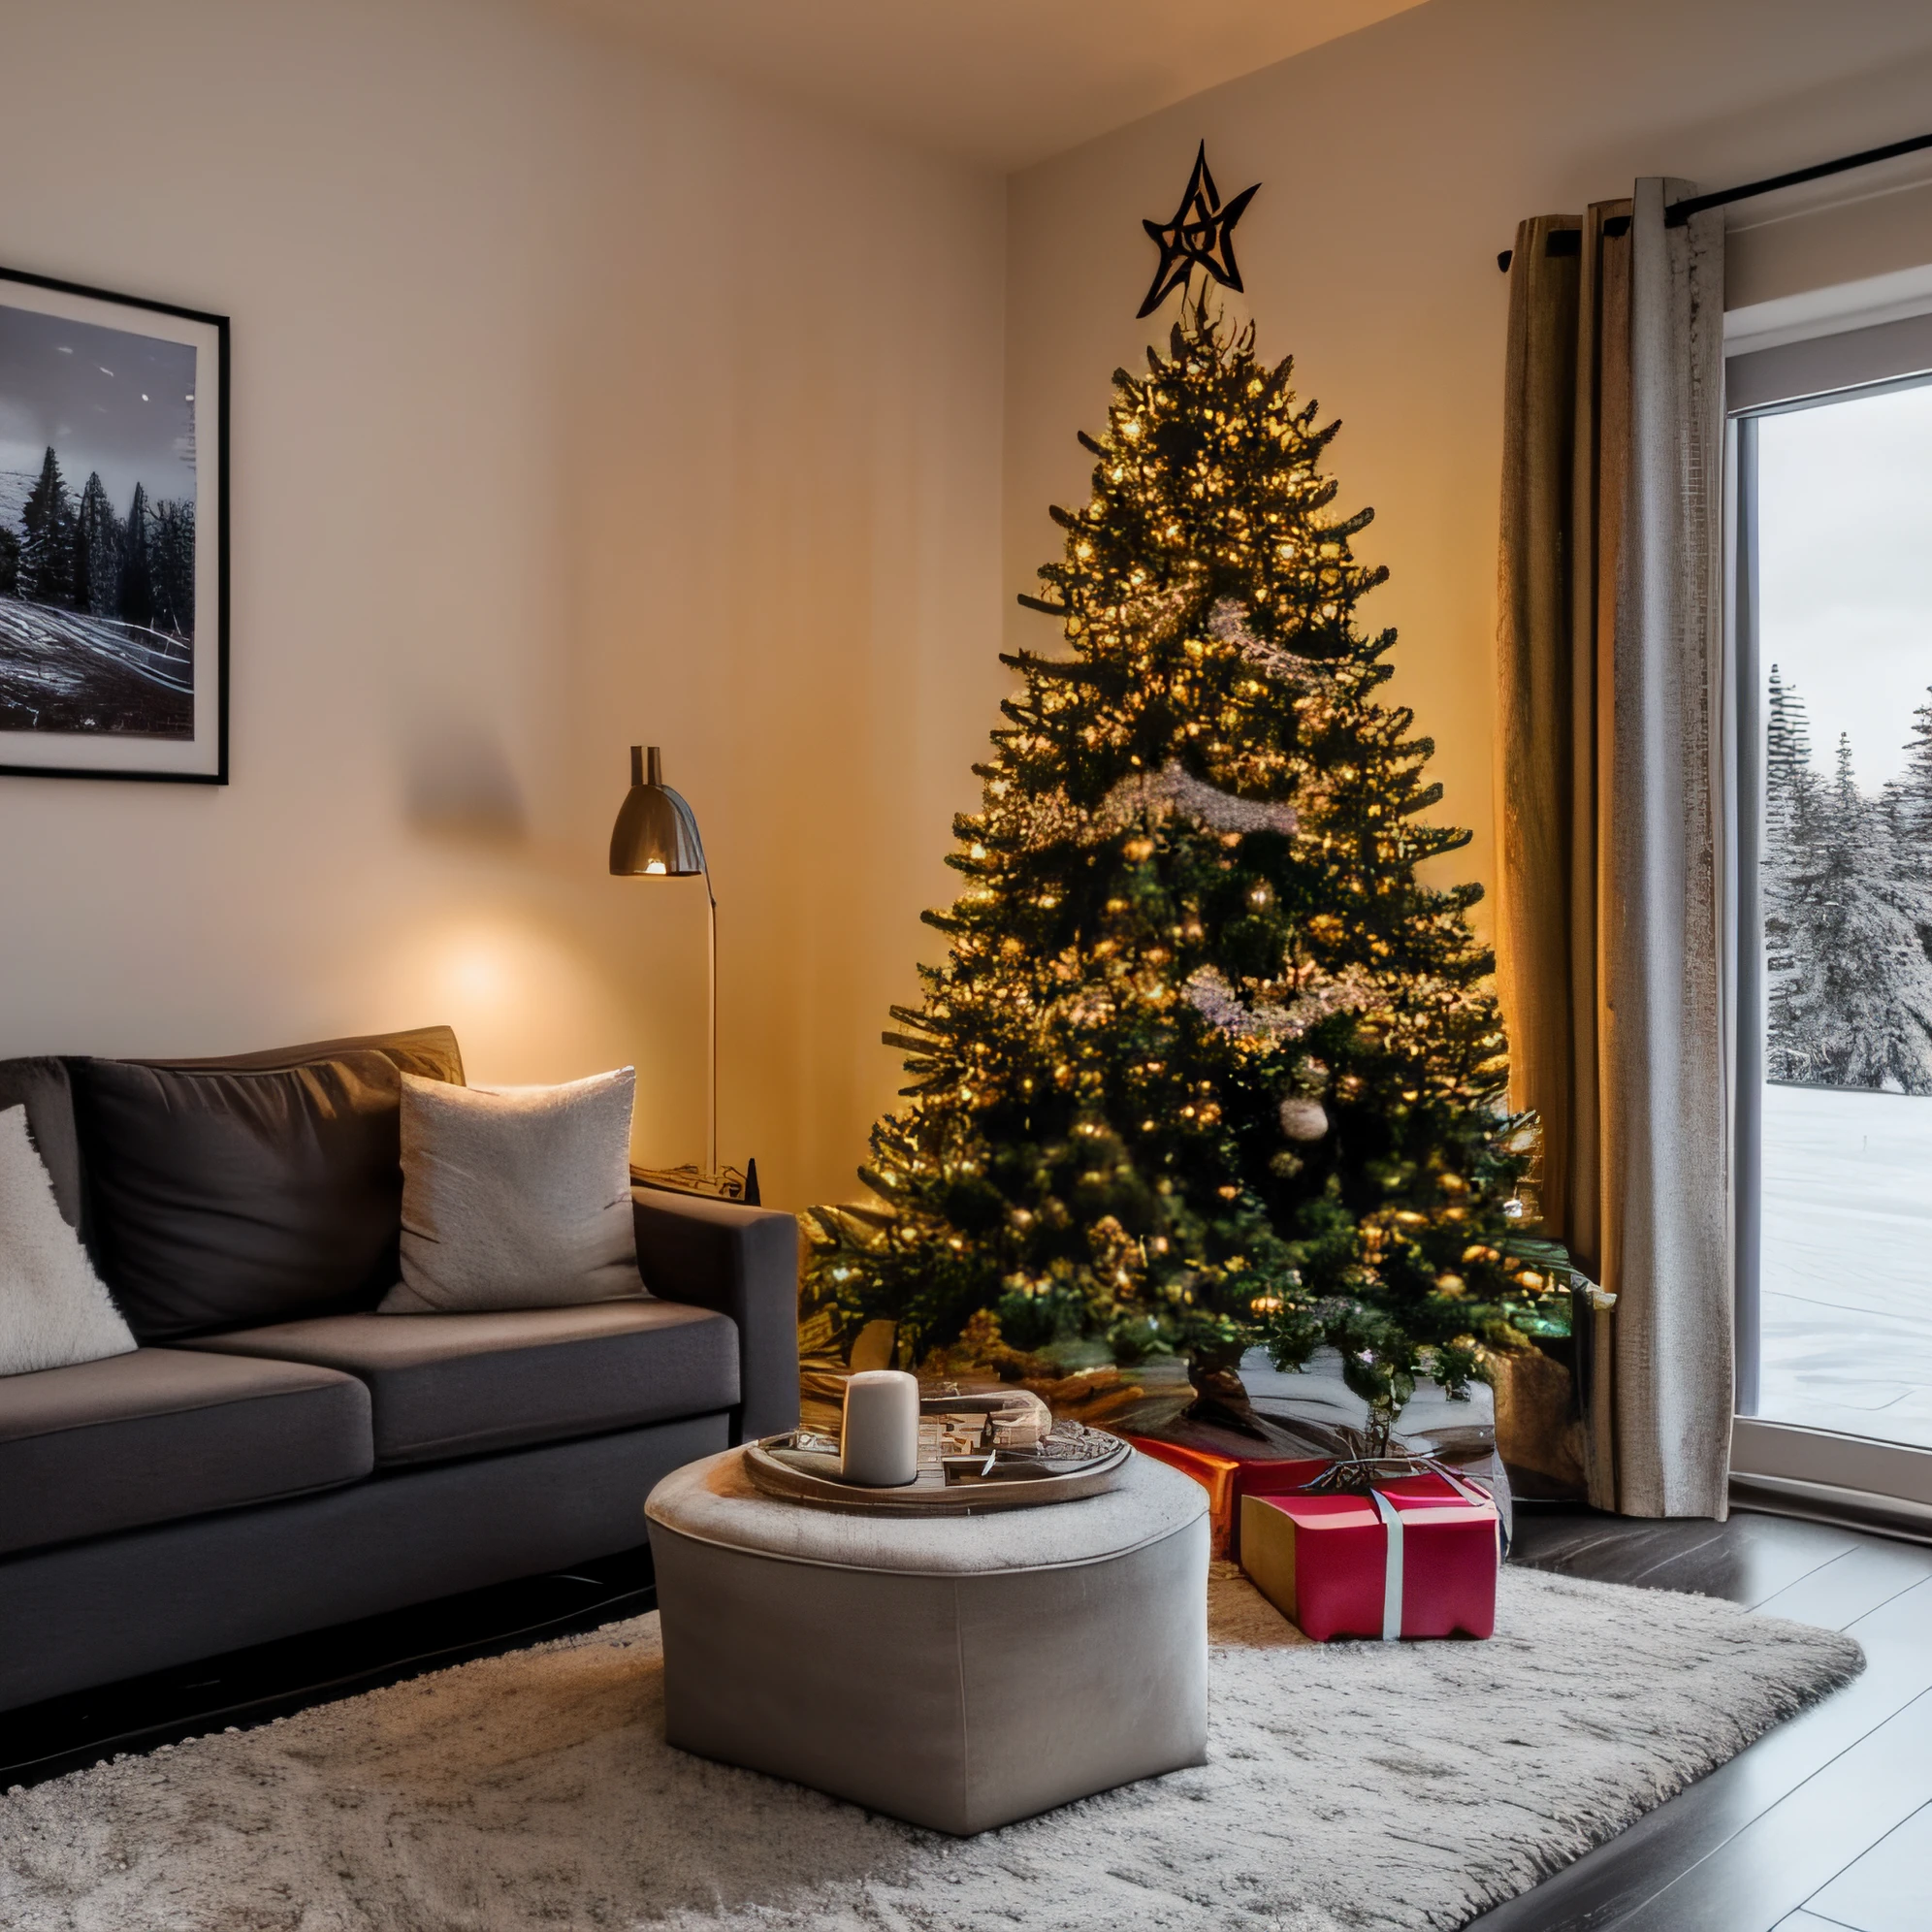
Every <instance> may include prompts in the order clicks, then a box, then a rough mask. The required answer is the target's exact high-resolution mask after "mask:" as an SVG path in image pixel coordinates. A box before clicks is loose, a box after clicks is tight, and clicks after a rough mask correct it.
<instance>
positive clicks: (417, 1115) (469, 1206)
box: [381, 1067, 638, 1315]
mask: <svg viewBox="0 0 1932 1932" xmlns="http://www.w3.org/2000/svg"><path fill="white" fill-rule="evenodd" d="M636 1084H637V1076H636V1073H635V1071H634V1070H633V1069H632V1068H629V1067H620V1068H619V1069H618V1070H617V1071H616V1072H615V1073H609V1074H594V1075H592V1076H591V1078H590V1079H583V1080H571V1081H569V1082H568V1083H567V1084H565V1085H563V1086H514V1087H458V1086H452V1085H451V1084H450V1083H449V1082H448V1081H447V1080H424V1079H417V1078H416V1077H415V1076H414V1075H413V1074H404V1075H403V1076H402V1280H401V1281H399V1282H398V1283H397V1284H396V1286H395V1287H394V1288H392V1289H391V1290H390V1291H389V1293H388V1294H387V1295H386V1296H385V1297H384V1298H383V1301H382V1308H381V1311H382V1313H384V1314H385V1315H391V1314H400V1315H435V1314H456V1313H465V1314H471V1313H479V1312H482V1311H483V1310H486V1309H492V1308H559V1307H571V1306H575V1305H577V1304H580V1303H584V1302H620V1301H624V1300H626V1299H628V1298H631V1297H634V1296H635V1295H636V1293H637V1281H638V1276H637V1235H636V1231H635V1229H634V1228H633V1227H632V1225H631V1212H630V1104H631V1097H632V1094H633V1092H634V1091H635V1088H636Z"/></svg>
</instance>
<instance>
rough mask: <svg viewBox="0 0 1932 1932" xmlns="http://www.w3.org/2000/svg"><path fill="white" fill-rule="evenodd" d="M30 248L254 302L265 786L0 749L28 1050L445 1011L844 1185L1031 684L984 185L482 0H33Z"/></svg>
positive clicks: (481, 1073)
mask: <svg viewBox="0 0 1932 1932" xmlns="http://www.w3.org/2000/svg"><path fill="white" fill-rule="evenodd" d="M0 178H4V179H5V180H6V182H7V192H6V193H5V195H4V196H0V262H4V263H5V264H6V265H8V266H9V267H13V268H19V269H25V270H30V271H34V272H38V273H41V274H51V275H56V276H61V277H65V278H70V279H74V280H79V281H83V282H89V283H94V284H98V285H101V286H105V287H108V288H113V289H118V290H124V291H127V292H130V293H137V294H151V295H153V296H156V297H159V298H161V299H165V300H172V301H176V302H180V303H185V304H188V305H190V306H198V307H203V308H209V309H213V310H217V311H222V312H226V313H227V314H229V315H231V316H232V317H233V318H234V345H235V352H234V392H233V422H234V467H233V505H234V548H233V559H234V675H233V702H234V714H233V777H234V782H233V784H232V785H231V786H229V787H228V788H227V789H224V790H212V789H188V788H180V787H168V786H150V785H130V784H101V783H61V782H56V781H50V780H43V779H20V778H6V779H0V1054H5V1053H16V1052H23V1051H32V1050H43V1049H46V1050H73V1051H86V1050H94V1051H101V1052H107V1053H135V1052H160V1053H167V1052H200V1051H219V1050H224V1049H232V1048H242V1047H248V1046H264V1045H270V1044H274V1043H278V1042H283V1041H289V1040H294V1039H299V1038H305V1037H311V1038H312V1037H315V1036H317V1035H323V1034H329V1033H334V1032H338V1031H347V1030H357V1031H360V1030H364V1029H367V1028H372V1027H388V1026H401V1025H409V1024H415V1023H420V1022H422V1021H426V1020H436V1019H447V1020H451V1021H453V1022H454V1023H455V1025H456V1026H457V1028H458V1030H459V1032H460V1034H461V1036H462V1039H463V1042H464V1046H465V1047H466V1050H467V1055H468V1058H469V1061H470V1066H471V1070H472V1074H473V1076H474V1077H476V1078H478V1079H509V1080H550V1079H565V1078H570V1077H573V1076H576V1075H580V1074H584V1073H588V1072H591V1071H593V1070H595V1069H597V1068H600V1067H605V1066H609V1065H612V1064H615V1063H618V1062H620V1061H624V1060H635V1062H636V1063H637V1066H638V1070H639V1080H640V1099H639V1110H638V1134H637V1145H638V1151H639V1152H640V1153H641V1154H642V1155H643V1156H645V1157H646V1158H649V1159H653V1160H660V1161H671V1160H676V1159H681V1158H692V1157H695V1156H696V1155H697V1154H698V1153H699V1152H700V1150H701V1145H702V1132H703V1100H702V1086H701V1079H702V1020H703V995H702V961H703V952H704V941H703V927H702V922H701V915H700V905H701V901H700V899H699V897H698V888H696V887H695V886H694V885H692V886H682V885H644V884H642V883H636V882H620V881H615V880H612V879H610V878H609V877H608V876H607V875H606V874H605V872H604V870H603V847H604V844H605V841H606V840H607V838H608V836H609V827H610V821H611V817H612V815H613V813H614V811H615V809H616V806H617V804H618V801H619V798H620V797H621V795H622V792H623V789H624V785H625V782H626V777H627V763H626V749H625V748H626V746H627V745H628V743H630V741H631V740H632V739H645V738H648V739H652V740H656V741H658V742H660V743H661V744H662V745H663V746H664V747H665V751H666V759H667V765H668V776H669V778H670V780H671V782H672V783H673V784H675V785H677V786H678V787H679V788H680V789H683V790H684V791H685V792H686V793H687V795H688V796H689V797H690V798H691V799H692V802H693V804H694V805H695V807H696V809H697V812H698V814H699V818H700V821H701V823H702V825H703V829H704V834H705V838H706V841H707V844H708V847H709V849H710V851H711V853H712V854H713V857H714V861H715V864H716V869H717V877H718V885H719V892H720V897H721V900H722V906H723V910H722V913H721V921H722V932H723V957H724V1038H725V1046H724V1134H723V1140H724V1153H725V1155H726V1157H727V1158H730V1159H738V1160H742V1158H743V1157H744V1155H745V1154H746V1153H748V1152H756V1153H757V1155H758V1156H759V1164H760V1168H761V1170H762V1173H763V1176H764V1178H765V1181H766V1185H767V1194H768V1198H775V1199H776V1200H778V1201H779V1202H781V1203H783V1204H785V1205H788V1206H795V1205H802V1204H804V1203H807V1202H809V1201H812V1200H814V1199H821V1198H825V1197H826V1196H827V1195H828V1194H830V1195H844V1194H850V1193H851V1192H853V1183H852V1181H851V1174H852V1169H853V1163H854V1161H855V1160H856V1159H857V1157H858V1155H859V1153H860V1152H861V1150H862V1145H863V1130H864V1128H865V1126H866V1124H867V1123H868V1122H869V1121H870V1119H871V1118H872V1116H873V1114H874V1113H875V1112H876V1111H878V1109H879V1108H880V1107H881V1106H882V1105H884V1104H885V1103H886V1101H887V1100H888V1099H889V1096H890V1094H891V1092H892V1089H893V1088H894V1086H895V1085H896V1074H897V1069H896V1065H895V1063H894V1061H893V1057H892V1056H891V1055H890V1054H889V1053H887V1052H886V1051H885V1049H884V1048H882V1047H881V1046H879V1045H878V1033H879V1028H880V1026H881V1024H882V1023H883V1021H884V1018H885V1005H886V1003H887V1001H888V1000H889V999H892V998H904V997H907V996H908V995H910V994H912V993H913V992H914V991H915V988H916V981H915V978H914V973H913V965H914V961H915V960H916V959H917V958H918V956H919V955H920V953H921V951H923V952H924V953H926V954H928V955H929V954H930V953H931V952H932V950H933V947H932V944H931V942H932V939H933V935H931V934H929V933H926V932H924V930H923V929H922V928H921V927H920V926H919V925H918V911H919V909H920V908H921V907H922V906H923V905H925V904H927V903H930V902H932V901H934V900H936V899H937V898H939V897H940V896H942V895H943V894H944V892H945V888H946V880H947V878H948V877H949V876H950V875H948V874H947V873H946V872H945V871H944V869H943V867H942V866H941V864H940V858H941V854H942V853H943V852H944V851H945V849H946V844H947V839H948V829H949V822H950V814H951V813H952V811H953V810H955V809H957V808H958V807H959V806H961V805H963V804H966V803H969V802H970V801H971V799H972V797H973V795H974V789H973V781H972V780H971V777H970V775H969V773H968V770H967V767H968V764H969V761H970V760H971V758H972V757H974V756H976V754H977V752H978V749H979V747H980V746H981V745H982V743H983V741H984V733H985V731H986V729H987V728H988V727H989V725H990V724H992V723H993V722H994V713H995V707H996V704H997V700H998V697H999V695H1000V693H1001V692H1002V690H1003V688H1004V680H1003V677H1002V674H1001V672H1000V670H999V667H998V665H997V663H996V662H995V660H994V645H995V642H996V638H997V631H998V624H997V618H996V611H997V608H998V593H999V586H998V556H997V545H998V498H999V435H1000V425H999V400H998V399H999V385H1000V378H1001V371H1000V357H1001V321H1000V318H1001V312H1002V311H1001V272H1002V252H1001V251H1002V245H1003V244H1002V224H1003V219H1004V216H1003V209H1002V198H1001V192H1000V188H999V185H998V183H997V182H996V181H994V180H992V179H990V178H987V177H977V176H974V175H972V174H970V173H968V172H966V171H963V170H961V169H958V168H955V167H952V166H950V165H944V164H940V163H935V162H930V161H925V160H921V159H918V158H917V157H915V156H914V155H913V154H911V153H910V152H907V151H903V150H900V149H897V148H894V147H892V146H890V145H885V144H884V143H881V142H879V141H875V140H872V139H870V138H867V137H861V136H858V135H855V134H849V133H844V132H841V131H839V130H837V129H835V128H832V127H829V126H826V125H824V124H821V123H817V122H814V121H811V120H809V119H805V118H801V117H799V116H798V115H796V114H794V113H789V112H788V111H785V110H782V109H779V108H776V107H774V106H771V105H769V104H766V103H763V102H761V101H759V100H758V99H757V98H754V97H752V96H749V95H743V94H736V93H733V92H731V91H729V90H727V89H726V88H724V86H722V85H720V84H719V83H716V82H714V81H704V80H700V79H697V78H693V77H691V76H688V75H684V74H681V73H679V72H678V71H676V70H675V69H673V68H671V67H668V66H666V65H663V64H662V63H660V62H656V61H654V60H653V59H652V58H650V57H649V56H647V55H645V54H644V53H642V52H641V51H638V50H636V49H634V48H630V47H628V46H627V45H625V44H623V43H621V42H619V41H616V40H601V39H598V38H596V37H595V30H594V29H588V28H583V27H580V26H578V25H577V24H576V23H574V22H573V21H571V20H570V19H568V18H567V17H566V16H550V15H547V14H545V13H542V12H538V11H535V10H533V9H532V10H530V11H525V10H523V9H521V8H519V7H517V6H514V5H511V4H508V3H507V0H505V4H501V5H497V4H489V0H407V4H385V0H328V4H326V5H305V6H294V5H258V4H248V0H231V3H230V4H224V3H223V0H170V4H168V5H166V6H153V5H144V4H135V3H134V0H64V4H62V5H59V6H28V5H14V4H8V5H6V7H5V11H4V20H3V21H0Z"/></svg>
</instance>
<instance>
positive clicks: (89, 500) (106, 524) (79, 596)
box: [73, 469, 121, 617]
mask: <svg viewBox="0 0 1932 1932" xmlns="http://www.w3.org/2000/svg"><path fill="white" fill-rule="evenodd" d="M120 553H121V528H120V519H119V518H118V517H117V516H115V515H114V506H113V502H112V501H111V500H110V499H109V497H108V486H107V485H106V484H105V483H103V482H102V481H101V472H100V471H99V470H98V469H96V470H93V471H91V472H90V473H89V475H88V477H87V482H86V487H85V488H84V489H82V490H81V507H80V508H79V509H78V510H77V511H76V512H75V515H74V589H73V601H74V608H75V609H76V610H84V611H90V612H91V613H92V614H93V615H94V616H96V617H112V616H113V614H114V605H115V602H116V599H117V597H118V595H119V590H120V566H121V554H120Z"/></svg>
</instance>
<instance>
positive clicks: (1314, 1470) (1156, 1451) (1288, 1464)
mask: <svg viewBox="0 0 1932 1932" xmlns="http://www.w3.org/2000/svg"><path fill="white" fill-rule="evenodd" d="M1126 1439H1127V1440H1128V1441H1129V1442H1131V1443H1132V1444H1133V1445H1134V1447H1135V1448H1136V1449H1138V1450H1139V1451H1140V1452H1141V1453H1142V1455H1143V1456H1151V1457H1152V1458H1153V1459H1154V1461H1155V1462H1157V1463H1166V1464H1167V1465H1169V1466H1170V1467H1172V1468H1175V1469H1178V1470H1180V1472H1181V1473H1182V1474H1183V1475H1188V1476H1192V1477H1193V1478H1194V1480H1195V1481H1196V1482H1197V1483H1199V1484H1200V1485H1201V1487H1202V1488H1203V1489H1205V1490H1206V1491H1207V1519H1208V1523H1209V1525H1210V1527H1211V1529H1212V1532H1213V1549H1214V1554H1215V1555H1216V1556H1217V1557H1232V1558H1233V1559H1234V1560H1235V1561H1236V1562H1240V1554H1241V1500H1242V1498H1243V1497H1250V1496H1278V1495H1280V1494H1281V1493H1282V1491H1284V1490H1298V1489H1302V1488H1304V1487H1305V1486H1306V1485H1307V1484H1308V1483H1310V1482H1312V1481H1313V1480H1314V1479H1315V1477H1317V1476H1318V1475H1320V1474H1321V1472H1322V1471H1323V1470H1324V1469H1326V1468H1328V1467H1329V1466H1330V1464H1329V1463H1328V1462H1327V1461H1326V1460H1325V1459H1322V1458H1316V1459H1315V1460H1314V1461H1312V1462H1311V1461H1309V1459H1308V1458H1307V1457H1305V1456H1289V1457H1280V1456H1272V1457H1271V1456H1256V1457H1235V1456H1219V1455H1216V1454H1215V1453H1214V1452H1213V1451H1212V1450H1211V1449H1187V1448H1183V1447H1182V1446H1181V1445H1180V1444H1179V1443H1177V1442H1162V1441H1160V1440H1159V1439H1158V1438H1156V1437H1154V1436H1151V1435H1130V1436H1128V1437H1127V1438H1126Z"/></svg>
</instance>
